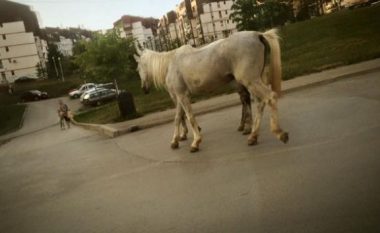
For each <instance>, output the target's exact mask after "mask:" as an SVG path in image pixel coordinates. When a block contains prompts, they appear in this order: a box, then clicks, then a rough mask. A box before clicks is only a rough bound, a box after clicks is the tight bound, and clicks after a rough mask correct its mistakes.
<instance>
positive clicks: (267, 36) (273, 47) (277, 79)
mask: <svg viewBox="0 0 380 233" xmlns="http://www.w3.org/2000/svg"><path fill="white" fill-rule="evenodd" d="M262 38H263V39H264V41H263V43H264V45H265V47H267V46H269V49H270V65H269V75H270V77H268V78H269V80H268V81H269V83H270V84H271V87H272V90H273V91H274V92H276V93H277V95H278V96H281V73H282V70H281V49H280V43H279V39H280V37H279V35H278V30H277V29H271V30H269V31H266V32H264V33H261V35H260V39H262Z"/></svg>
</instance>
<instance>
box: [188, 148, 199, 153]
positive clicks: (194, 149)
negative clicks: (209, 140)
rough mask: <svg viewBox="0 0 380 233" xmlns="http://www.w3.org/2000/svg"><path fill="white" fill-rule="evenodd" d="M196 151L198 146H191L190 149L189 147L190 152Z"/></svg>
mask: <svg viewBox="0 0 380 233" xmlns="http://www.w3.org/2000/svg"><path fill="white" fill-rule="evenodd" d="M197 151H199V148H198V147H191V149H190V152H191V153H195V152H197Z"/></svg>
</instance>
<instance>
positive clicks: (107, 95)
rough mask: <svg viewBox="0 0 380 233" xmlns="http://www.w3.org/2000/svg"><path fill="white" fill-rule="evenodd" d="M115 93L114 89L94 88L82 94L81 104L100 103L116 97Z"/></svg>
mask: <svg viewBox="0 0 380 233" xmlns="http://www.w3.org/2000/svg"><path fill="white" fill-rule="evenodd" d="M116 97H117V93H116V90H115V89H103V88H99V89H95V90H94V91H91V92H89V93H87V94H85V95H84V96H83V101H82V104H84V105H93V106H94V105H101V104H103V103H105V102H107V101H111V100H114V99H116Z"/></svg>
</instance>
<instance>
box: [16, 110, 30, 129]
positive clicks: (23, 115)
mask: <svg viewBox="0 0 380 233" xmlns="http://www.w3.org/2000/svg"><path fill="white" fill-rule="evenodd" d="M28 109H29V106H28V105H27V104H25V110H24V113H23V114H22V117H21V120H20V123H19V125H18V129H21V128H22V126H23V125H24V120H25V115H26V112H27V111H28Z"/></svg>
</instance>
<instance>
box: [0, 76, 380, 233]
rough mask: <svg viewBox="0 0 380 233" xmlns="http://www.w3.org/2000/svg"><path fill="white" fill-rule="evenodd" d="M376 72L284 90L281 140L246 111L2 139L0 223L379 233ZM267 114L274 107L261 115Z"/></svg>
mask: <svg viewBox="0 0 380 233" xmlns="http://www.w3.org/2000/svg"><path fill="white" fill-rule="evenodd" d="M379 76H380V72H376V73H370V74H366V75H361V76H360V77H354V78H349V79H345V80H342V81H339V82H336V83H332V84H329V85H325V86H320V87H315V88H312V89H305V90H302V91H298V92H295V93H291V94H288V95H286V96H285V97H284V98H283V99H281V101H280V122H281V124H282V126H283V128H284V129H286V130H287V131H289V133H290V142H289V144H287V145H284V144H282V143H280V142H279V141H277V140H276V139H275V138H274V136H273V135H272V134H271V133H270V132H269V126H268V117H267V116H266V117H265V118H264V119H263V125H262V134H261V136H260V138H259V144H258V145H257V146H254V147H249V146H247V141H246V137H245V136H242V135H241V134H240V133H238V132H237V131H236V128H237V126H238V121H239V117H240V115H239V114H240V108H239V107H234V108H229V109H226V110H223V111H218V112H215V113H210V114H206V115H203V116H200V117H198V119H199V122H200V125H201V127H202V132H203V136H204V141H203V144H202V145H201V151H200V152H199V153H197V154H190V153H189V146H190V143H191V141H187V142H184V143H182V144H181V145H180V148H179V149H178V150H174V151H173V150H171V149H170V146H169V141H170V138H171V136H172V131H173V125H172V124H167V125H163V126H160V127H155V128H151V129H147V130H144V131H139V132H135V133H133V134H128V135H125V136H122V137H119V138H116V139H107V138H104V137H102V136H100V135H98V134H96V133H94V132H92V131H86V130H83V129H81V128H77V127H74V128H72V129H70V130H65V131H61V130H59V128H58V126H53V127H48V128H45V129H43V130H39V131H37V132H35V133H32V134H27V135H25V136H22V137H17V138H15V139H13V140H12V141H10V142H8V143H7V144H4V145H3V146H1V147H0V232H17V233H20V232H276V233H278V232H345V233H346V232H380V221H379V219H380V182H379V178H380V89H379V87H380V78H379ZM266 115H267V112H266Z"/></svg>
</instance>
